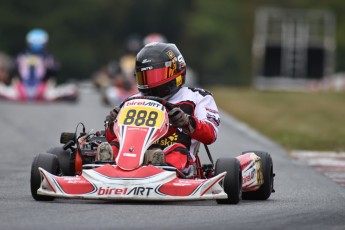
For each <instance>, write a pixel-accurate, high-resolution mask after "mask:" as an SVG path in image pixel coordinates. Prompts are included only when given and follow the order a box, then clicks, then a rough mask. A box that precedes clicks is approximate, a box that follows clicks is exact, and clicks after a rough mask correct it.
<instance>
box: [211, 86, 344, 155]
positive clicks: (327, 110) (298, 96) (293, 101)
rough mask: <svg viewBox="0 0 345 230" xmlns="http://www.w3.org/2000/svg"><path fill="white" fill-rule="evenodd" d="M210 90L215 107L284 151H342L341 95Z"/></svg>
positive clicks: (223, 88) (342, 113)
mask: <svg viewBox="0 0 345 230" xmlns="http://www.w3.org/2000/svg"><path fill="white" fill-rule="evenodd" d="M210 90H211V92H212V93H213V95H214V97H215V100H216V102H217V105H218V107H220V108H222V109H223V110H225V111H227V112H229V113H230V114H231V115H233V116H234V117H236V118H237V119H239V120H241V121H243V122H245V123H247V124H248V125H249V126H251V127H252V128H254V129H256V130H258V131H259V132H261V133H263V134H264V135H266V136H268V137H270V138H271V139H272V140H275V141H276V142H278V143H279V144H281V145H282V146H283V147H285V148H286V149H288V150H290V149H300V150H318V151H344V150H345V92H284V91H283V92H277V91H257V90H255V89H249V88H226V87H213V88H210Z"/></svg>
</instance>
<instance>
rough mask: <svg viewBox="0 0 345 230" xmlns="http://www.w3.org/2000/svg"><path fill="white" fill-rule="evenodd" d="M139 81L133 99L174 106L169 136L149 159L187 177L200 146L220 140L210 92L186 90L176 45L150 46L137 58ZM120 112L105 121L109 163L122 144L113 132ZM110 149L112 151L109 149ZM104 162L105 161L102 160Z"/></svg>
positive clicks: (104, 146) (104, 148) (101, 148)
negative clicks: (162, 101) (161, 101)
mask: <svg viewBox="0 0 345 230" xmlns="http://www.w3.org/2000/svg"><path fill="white" fill-rule="evenodd" d="M135 71H136V80H137V87H138V90H139V93H138V94H136V95H134V96H141V95H143V96H156V97H160V98H164V99H166V100H167V101H168V102H170V103H172V104H174V108H173V109H172V110H171V111H169V113H168V115H169V120H170V123H171V126H170V128H169V131H168V133H167V134H166V135H165V136H164V137H163V138H161V139H160V140H158V141H157V142H156V143H155V144H156V145H155V147H157V146H158V149H157V148H156V149H153V151H152V156H151V158H150V157H149V158H150V160H151V163H152V164H159V163H162V162H163V163H164V162H165V163H166V164H168V165H172V166H174V167H176V168H177V169H178V170H180V171H184V172H185V173H187V172H188V171H189V169H190V168H191V167H189V166H190V165H192V164H193V160H194V159H193V157H194V155H193V154H191V153H193V152H194V149H195V147H196V145H197V143H198V142H201V143H204V144H207V145H209V144H211V143H213V142H214V141H215V140H216V138H217V133H218V127H219V123H220V118H219V113H218V109H217V106H216V103H215V101H214V99H213V96H212V94H211V93H210V92H208V91H206V90H204V89H200V88H189V87H184V86H183V85H184V83H185V80H186V79H185V76H186V63H185V61H184V59H183V56H182V54H181V53H180V51H179V50H178V48H177V47H176V45H175V44H172V43H159V42H154V43H149V44H147V45H146V46H144V47H143V48H142V49H141V50H140V51H139V53H138V54H137V56H136V65H135ZM118 112H119V107H115V108H114V109H112V110H111V111H110V114H109V115H108V116H107V117H106V121H107V122H108V128H107V129H106V137H107V140H108V142H109V143H110V145H109V143H107V142H104V143H102V144H101V145H100V146H99V149H98V159H102V153H103V152H104V151H105V152H109V151H110V150H112V153H109V154H108V156H109V155H110V154H111V156H109V157H111V158H110V159H116V157H117V154H118V149H119V142H118V141H117V138H116V136H115V133H114V131H113V128H112V127H113V125H114V121H115V120H116V116H117V114H118ZM110 146H111V148H110ZM103 160H105V159H104V158H103Z"/></svg>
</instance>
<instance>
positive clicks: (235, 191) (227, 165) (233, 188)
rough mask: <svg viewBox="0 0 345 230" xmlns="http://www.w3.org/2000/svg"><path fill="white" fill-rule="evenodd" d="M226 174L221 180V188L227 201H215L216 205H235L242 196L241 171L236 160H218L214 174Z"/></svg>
mask: <svg viewBox="0 0 345 230" xmlns="http://www.w3.org/2000/svg"><path fill="white" fill-rule="evenodd" d="M225 171H226V172H227V174H226V176H225V178H224V180H223V188H224V191H225V193H226V194H228V198H227V199H217V203H218V204H237V203H238V202H239V201H240V199H241V194H242V171H241V166H240V162H239V161H238V160H237V159H236V158H220V159H218V160H217V162H216V166H215V174H216V175H218V174H220V173H222V172H225Z"/></svg>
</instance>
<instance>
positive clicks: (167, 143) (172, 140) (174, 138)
mask: <svg viewBox="0 0 345 230" xmlns="http://www.w3.org/2000/svg"><path fill="white" fill-rule="evenodd" d="M177 140H178V134H177V133H176V132H175V133H173V134H172V135H171V136H169V137H167V138H164V139H159V140H158V141H155V142H154V144H158V145H161V146H170V145H173V144H175V143H177Z"/></svg>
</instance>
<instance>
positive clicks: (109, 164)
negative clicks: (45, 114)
mask: <svg viewBox="0 0 345 230" xmlns="http://www.w3.org/2000/svg"><path fill="white" fill-rule="evenodd" d="M120 107H121V110H120V112H119V114H118V117H117V121H116V122H115V124H114V130H115V133H116V135H117V137H118V139H119V143H120V149H119V153H118V156H117V158H116V159H115V161H99V160H96V159H97V157H96V155H97V147H98V145H99V144H100V143H101V142H104V141H106V138H105V136H104V133H102V132H93V131H90V132H89V133H86V132H85V127H84V125H83V124H82V123H79V124H82V125H83V131H82V132H81V133H80V135H78V134H77V130H78V126H77V129H76V132H75V133H62V134H61V138H60V142H61V143H62V144H64V145H63V147H55V148H52V149H50V150H48V151H47V153H42V154H39V155H37V156H35V157H34V160H33V163H32V167H31V180H30V182H31V194H32V196H33V198H34V199H35V200H38V201H49V200H53V199H55V198H82V199H95V200H101V199H107V200H158V201H181V200H205V199H214V200H216V201H217V202H218V203H220V204H237V203H238V202H239V201H240V199H241V198H242V199H257V200H266V199H268V198H269V197H270V195H271V192H274V189H273V178H274V173H273V162H272V158H271V156H270V155H269V154H268V153H266V152H259V151H249V152H245V153H243V154H242V155H240V156H238V157H236V158H232V157H227V158H220V159H218V160H217V161H216V163H215V164H214V163H213V159H212V156H211V154H210V152H209V150H208V147H207V146H206V145H205V148H206V151H207V154H208V156H209V159H210V162H211V163H209V164H201V162H200V159H199V155H198V154H199V152H198V151H195V152H194V153H192V154H194V157H195V159H196V160H195V163H194V165H193V170H191V172H189V173H184V172H181V171H179V170H177V169H176V168H174V167H172V166H170V165H167V164H157V165H153V164H150V163H145V154H146V152H147V150H148V149H150V146H151V145H152V143H154V142H155V141H156V140H158V139H160V138H161V137H163V136H164V135H165V134H166V133H167V131H168V129H169V125H170V124H169V118H168V113H167V111H169V110H171V109H172V108H173V105H172V104H170V103H168V102H167V101H166V100H163V99H160V98H157V97H133V98H130V99H127V100H125V101H124V102H123V103H122V104H121V105H120ZM79 124H78V125H79Z"/></svg>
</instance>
